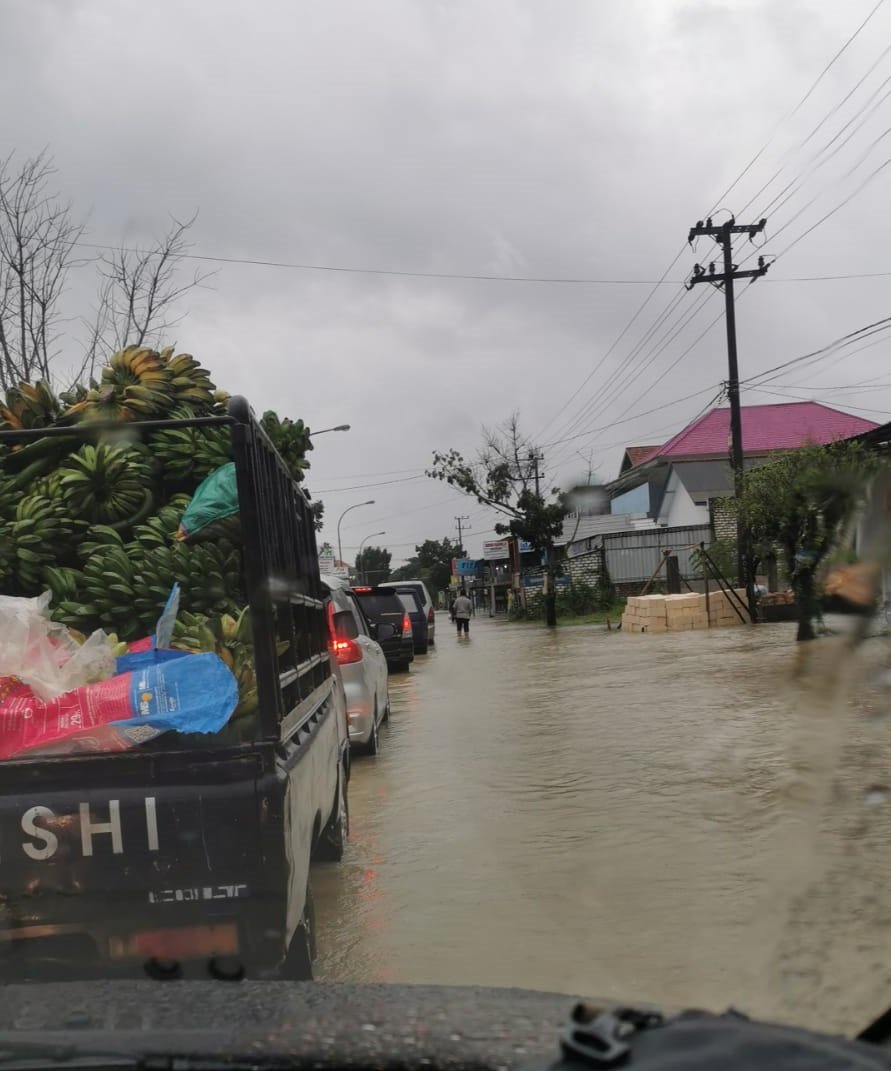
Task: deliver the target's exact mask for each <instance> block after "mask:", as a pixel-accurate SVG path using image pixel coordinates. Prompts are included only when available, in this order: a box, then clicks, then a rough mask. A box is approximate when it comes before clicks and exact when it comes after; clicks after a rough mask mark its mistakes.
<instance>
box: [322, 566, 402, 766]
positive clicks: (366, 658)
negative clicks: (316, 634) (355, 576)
mask: <svg viewBox="0 0 891 1071" xmlns="http://www.w3.org/2000/svg"><path fill="white" fill-rule="evenodd" d="M322 583H323V584H324V585H325V587H326V588H327V589H328V591H329V592H330V594H331V601H330V603H329V604H328V623H329V626H330V631H331V653H332V654H333V655H334V658H335V660H336V661H337V664H338V665H339V666H340V674H341V677H342V678H343V689H344V692H346V702H347V719H348V724H349V732H350V746H351V747H355V748H362V749H363V750H364V751H367V752H368V754H370V755H376V754H377V752H378V750H379V748H380V736H379V730H380V726H381V723H382V722H384V721H386V720H387V718H389V716H390V695H389V690H388V684H389V677H388V672H387V660H386V658H385V657H384V652H383V651H382V650H381V646H380V644H379V643H377V641H376V640H373V639H372V638H371V636H370V635H369V628H368V623H367V621H366V620H365V615H364V614H363V613H362V610H361V609H360V607H359V604H358V602H357V600H356V597H355V596H354V595H353V592H352V590H351V589H350V586H349V584H347V582H346V581H344V580H341V579H339V578H338V577H336V576H323V577H322Z"/></svg>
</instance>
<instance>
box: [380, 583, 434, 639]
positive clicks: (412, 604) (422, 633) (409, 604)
mask: <svg viewBox="0 0 891 1071" xmlns="http://www.w3.org/2000/svg"><path fill="white" fill-rule="evenodd" d="M387 587H389V588H390V589H391V590H392V591H395V592H396V594H397V595H398V596H399V598H400V600H401V601H402V605H403V606H404V607H405V611H406V613H407V614H408V616H409V618H410V619H411V634H412V642H413V643H414V652H415V654H426V653H427V648H428V646H429V645H430V625H429V622H428V620H427V611H426V610H425V609H424V603H423V600H422V598H421V595H420V593H419V592H418V589H417V588H416V587H413V586H411V585H409V584H406V585H404V586H403V585H402V584H400V585H399V586H398V587H397V585H395V584H388V585H387Z"/></svg>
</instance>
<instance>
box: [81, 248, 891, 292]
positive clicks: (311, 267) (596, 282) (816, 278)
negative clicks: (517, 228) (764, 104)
mask: <svg viewBox="0 0 891 1071" xmlns="http://www.w3.org/2000/svg"><path fill="white" fill-rule="evenodd" d="M72 244H73V245H80V246H85V247H87V248H90V249H113V250H115V251H120V252H125V253H136V254H138V255H147V254H150V253H151V252H152V251H151V250H144V249H139V248H138V247H136V246H118V245H109V244H106V243H103V242H74V243H72ZM680 256H681V254H680V253H679V254H678V256H677V258H675V260H674V261H673V262H672V264H671V266H670V267H669V269H668V270H669V271H670V270H671V268H672V267H674V264H675V263H677V260H679V259H680ZM177 258H178V259H180V260H200V261H208V262H209V263H212V264H242V265H246V266H253V267H262V268H284V269H292V270H295V271H320V272H335V273H338V272H342V273H346V274H350V275H395V276H399V277H405V278H409V279H458V280H461V279H464V280H468V281H470V282H474V281H476V282H492V283H552V284H558V285H562V284H570V285H591V286H654V287H657V286H682V285H683V283H684V280H683V279H668V278H666V277H665V275H663V276H662V277H661V278H659V279H626V278H616V279H611V278H605V277H601V276H597V277H595V276H546V275H479V274H474V273H472V272H426V271H408V270H401V269H398V268H357V267H353V266H348V265H342V264H311V263H300V262H297V261H284V260H266V259H263V258H259V257H221V256H213V255H211V254H209V253H207V254H205V253H182V254H178V257H177ZM666 275H667V272H666ZM875 275H876V277H879V276H884V275H891V272H877V273H875ZM867 277H868V276H864V275H809V276H784V277H781V276H776V277H773V278H772V279H771V281H772V282H777V283H812V282H822V281H824V280H836V279H862V278H867Z"/></svg>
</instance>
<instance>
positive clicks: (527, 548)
mask: <svg viewBox="0 0 891 1071" xmlns="http://www.w3.org/2000/svg"><path fill="white" fill-rule="evenodd" d="M517 546H518V547H519V548H520V553H521V554H529V553H530V552H531V551H533V550H535V547H533V546H532V544H531V543H530V542H529V540H528V539H518V540H517Z"/></svg>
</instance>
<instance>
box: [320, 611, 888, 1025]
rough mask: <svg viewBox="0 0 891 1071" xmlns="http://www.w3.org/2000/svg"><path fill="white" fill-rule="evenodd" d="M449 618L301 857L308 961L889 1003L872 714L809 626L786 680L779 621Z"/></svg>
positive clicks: (750, 1005) (492, 981)
mask: <svg viewBox="0 0 891 1071" xmlns="http://www.w3.org/2000/svg"><path fill="white" fill-rule="evenodd" d="M448 624H449V623H448V619H447V617H445V616H444V615H439V618H438V625H439V642H438V644H437V647H436V649H435V650H434V651H431V653H430V654H429V655H428V656H425V657H420V658H417V659H416V660H415V662H414V664H413V666H412V670H411V672H410V673H408V674H401V675H395V676H393V677H392V678H391V684H390V689H391V698H392V717H391V719H390V723H389V725H388V726H387V727H385V728H384V730H383V732H382V752H381V754H380V755H379V756H378V757H376V758H357V760H356V761H355V763H354V766H353V779H352V783H351V789H350V804H351V812H352V832H351V840H350V846H349V849H348V853H347V856H346V859H345V862H344V864H343V865H342V866H326V867H317V868H316V869H315V871H314V874H313V883H314V891H315V898H316V910H317V922H318V930H319V934H320V959H319V962H318V968H317V977H319V978H320V979H321V980H323V981H334V980H337V981H363V982H377V981H380V982H439V983H456V984H457V983H461V984H468V983H472V984H482V985H502V986H503V985H507V986H522V987H528V988H534V989H546V990H557V991H564V992H572V993H579V994H586V995H609V996H617V997H621V998H625V999H627V998H629V997H634V998H637V999H640V1000H649V1001H654V1002H657V1003H663V1004H664V1003H670V1004H673V1005H691V1004H696V1005H699V1006H706V1007H710V1008H723V1007H726V1006H727V1005H728V1004H731V1003H732V1004H734V1005H735V1006H737V1007H742V1008H745V1009H746V1010H748V1011H750V1012H752V1013H755V1014H760V1015H766V1016H771V1017H774V1018H784V1019H790V1020H795V1021H798V1022H806V1023H810V1024H812V1025H821V1026H823V1027H824V1028H826V1027H834V1028H841V1029H845V1028H847V1029H850V1028H851V1027H854V1026H857V1025H860V1024H861V1023H865V1022H866V1021H867V1020H868V1019H869V1018H870V1016H871V1015H873V1014H877V1013H878V1012H879V1011H882V1010H884V1008H885V1007H887V1006H888V1004H891V881H889V877H891V873H889V870H891V868H889V862H891V856H889V849H891V803H889V802H887V794H886V792H885V781H886V780H887V778H888V777H889V762H891V748H889V746H888V738H889V736H891V729H889V726H888V725H887V724H886V723H885V722H884V721H882V720H876V719H872V720H870V718H869V717H867V714H869V713H870V712H874V711H875V709H877V708H878V705H880V704H881V703H882V702H883V698H884V696H883V693H876V694H867V693H868V691H869V690H868V688H865V686H862V685H859V684H858V688H857V690H856V695H854V698H853V699H852V698H851V694H853V693H851V694H849V693H848V692H845V694H844V696H843V698H842V701H841V702H840V703H833V702H830V700H829V696H830V693H831V691H832V687H833V683H834V682H837V681H838V680H839V679H840V673H841V671H840V670H839V669H838V666H837V665H836V663H835V662H833V659H832V657H831V652H832V651H833V650H834V649H833V648H832V646H831V645H832V644H833V642H834V641H832V640H827V641H820V643H821V644H826V645H827V646H822V647H821V648H820V653H819V655H818V656H816V657H814V656H811V657H812V661H813V664H814V667H816V668H815V670H813V671H812V672H811V673H810V674H809V675H806V676H805V684H804V685H803V686H802V685H801V684H800V683H798V682H795V681H793V680H792V669H793V667H794V665H795V661H794V660H795V656H796V650H795V644H794V643H793V642H792V641H793V636H794V627H793V626H789V625H770V626H768V625H765V626H759V627H758V628H756V629H724V630H714V631H711V632H705V633H683V634H673V635H657V636H638V635H635V636H632V635H626V634H623V633H616V632H607V631H606V630H605V629H604V628H603V626H577V627H565V628H561V629H558V630H557V631H556V632H555V633H550V634H549V633H548V632H547V631H546V630H545V629H543V628H539V627H537V626H518V625H510V624H507V623H506V622H501V621H498V622H491V621H489V620H487V619H480V618H476V619H475V620H474V621H473V622H472V624H471V630H472V638H471V640H470V641H469V642H468V643H464V642H460V643H459V642H458V641H457V640H456V638H455V636H454V634H453V633H452V631H451V629H450V628H449V627H448ZM886 644H887V641H884V640H872V641H869V644H868V645H867V647H868V648H869V651H870V652H871V653H870V654H869V657H870V658H871V659H872V661H873V663H875V662H876V660H877V659H878V658H879V654H877V653H876V652H880V654H881V657H884V650H885V645H886ZM870 645H871V646H870ZM810 646H811V647H815V645H810ZM873 668H875V667H873ZM815 672H816V673H822V675H823V676H822V677H820V678H819V679H817V678H815V676H814V673H815ZM861 677H863V674H862V673H861V675H860V676H859V677H858V678H857V680H858V681H860V680H861ZM863 679H865V677H864V678H863ZM886 887H887V889H886Z"/></svg>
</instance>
